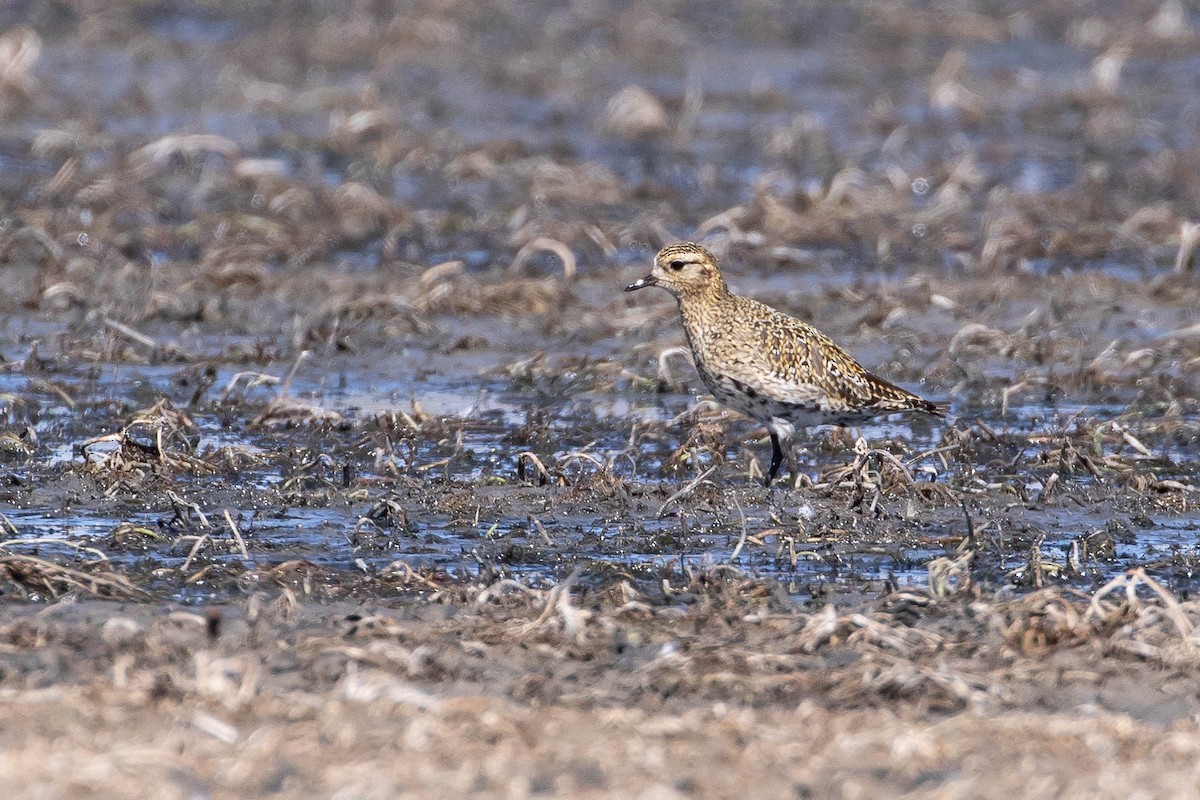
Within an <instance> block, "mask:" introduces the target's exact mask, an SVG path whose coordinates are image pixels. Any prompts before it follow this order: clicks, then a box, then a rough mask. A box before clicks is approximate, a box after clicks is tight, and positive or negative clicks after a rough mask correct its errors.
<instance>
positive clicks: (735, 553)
mask: <svg viewBox="0 0 1200 800" xmlns="http://www.w3.org/2000/svg"><path fill="white" fill-rule="evenodd" d="M733 504H734V506H736V507H737V510H738V515H739V516H740V517H741V518H742V538H740V539H738V543H737V547H735V548H733V552H732V553H730V554H729V561H728V562H727V563H729V564H732V563H733V562H734V561H737V557H738V554H739V553H741V552H742V548H743V547H744V546H745V545H746V535H747V531H746V512H745V511H742V504H741V503H739V502H738V499H737V495H736V494H735V495H734V496H733Z"/></svg>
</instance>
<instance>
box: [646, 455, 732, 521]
mask: <svg viewBox="0 0 1200 800" xmlns="http://www.w3.org/2000/svg"><path fill="white" fill-rule="evenodd" d="M716 471H717V467H716V465H715V464H714V465H713V466H711V467H709V468H708V469H706V470H704V472H702V473H700V474H699V475H698V476H696V477H695V478H694V479H692V481H691V483H689V484H688V485H687V486H684V487H683V488H682V489H680V490H679V491H678V492H676V493H675V494H673V495H671V496H670V497H668V498H667V499H666V501H665V502H664V503H663V504H662V506H660V507H659V509H658V513H657V514H655V515H654V516H655V518H656V519H662V515H663V512H664V511H666V510H667V506H669V505H671V503H674V502H675V501H676V500H681V499H683V498H684V497H687V496H688V495H689V494H691V493H692V492H694V491H695V490H696V487H697V486H699V485H700V484H701V482H702V481H704V479H705V478H707V477H708V476H709V475H712V474H713V473H714V472H716Z"/></svg>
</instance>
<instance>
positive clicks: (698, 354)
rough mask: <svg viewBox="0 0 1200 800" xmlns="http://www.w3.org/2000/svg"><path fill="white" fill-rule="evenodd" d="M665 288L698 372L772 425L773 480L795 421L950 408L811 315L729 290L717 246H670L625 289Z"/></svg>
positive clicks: (844, 421) (834, 421)
mask: <svg viewBox="0 0 1200 800" xmlns="http://www.w3.org/2000/svg"><path fill="white" fill-rule="evenodd" d="M647 286H658V287H660V288H663V289H666V290H667V291H668V292H670V293H671V294H673V295H674V296H675V299H676V300H677V301H678V302H679V313H680V315H681V316H682V317H683V330H684V332H685V333H686V334H687V340H688V344H689V345H690V346H691V349H692V356H693V357H694V359H695V362H696V371H697V372H699V373H700V379H701V380H702V381H704V385H705V386H707V387H708V390H709V391H710V392H712V394H713V397H715V398H716V399H717V401H718V402H720V403H722V404H723V405H726V406H728V407H730V408H732V409H734V410H735V411H739V412H741V413H743V414H745V415H747V416H749V417H753V418H754V419H756V420H758V421H759V422H761V423H763V424H764V425H766V426H767V431H768V432H769V433H770V434H771V447H772V448H773V450H772V453H771V468H770V469H769V470H768V471H767V476H766V480H765V481H764V484H765V485H766V486H770V485H771V481H773V480H774V479H775V475H776V474H777V473H778V472H779V466H780V464H781V463H783V458H784V450H783V447H782V446H781V442H782V443H784V444H786V446H787V448H788V450H787V454H788V463H789V465H790V466H791V467H792V472H793V474H794V473H795V471H796V470H795V465H794V464H793V462H792V458H791V440H792V437H793V436H794V435H795V433H796V429H798V428H807V427H810V426H813V425H853V424H857V423H860V422H865V421H866V420H869V419H871V418H873V417H880V416H886V415H888V414H898V413H903V412H909V411H917V412H923V413H926V414H934V415H936V416H939V417H940V416H945V413H946V411H945V406H944V405H942V404H939V403H932V402H930V401H928V400H925V399H923V398H921V397H918V396H917V395H915V394H913V393H912V392H910V391H907V390H906V389H901V388H900V387H899V386H896V385H894V384H892V383H889V382H888V381H886V380H884V379H883V378H880V377H877V376H875V375H872V374H871V373H870V372H867V370H866V369H864V368H863V367H862V365H861V364H859V363H858V362H857V361H855V360H854V358H853V357H852V356H851V355H850V354H849V353H847V352H846V351H845V350H843V349H842V348H840V347H838V346H837V345H836V344H834V343H833V340H831V339H830V338H829V337H828V336H826V335H825V334H823V333H821V332H820V331H819V330H817V329H816V328H814V327H813V326H812V325H809V324H808V323H807V322H803V321H801V320H798V319H796V318H795V317H789V316H788V315H787V314H783V313H780V312H779V311H776V310H775V309H773V308H771V307H770V306H768V305H765V304H763V303H760V302H758V301H757V300H751V299H750V298H748V297H739V296H738V295H735V294H733V293H731V292H730V291H729V287H728V286H727V285H726V284H725V279H724V278H722V277H721V272H720V270H719V269H718V268H717V261H716V259H715V258H713V256H712V254H711V253H709V252H708V251H707V250H705V249H704V248H703V247H701V246H700V245H698V244H693V243H692V242H683V243H680V244H673V245H669V246H667V247H664V248H663V249H662V250H661V251H659V253H658V255H657V256H655V257H654V269H653V270H652V271H651V272H650V274H649V275H647V276H646V277H644V278H642V279H641V280H639V281H636V282H635V283H631V284H630V285H629V286H626V287H625V291H627V292H632V291H635V290H637V289H644V288H646V287H647Z"/></svg>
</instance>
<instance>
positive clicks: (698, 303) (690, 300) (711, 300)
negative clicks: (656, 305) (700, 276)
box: [675, 280, 734, 337]
mask: <svg viewBox="0 0 1200 800" xmlns="http://www.w3.org/2000/svg"><path fill="white" fill-rule="evenodd" d="M675 299H676V300H677V301H678V302H679V313H680V316H682V317H683V325H684V327H685V328H686V329H687V330H688V334H689V337H691V336H692V334H693V333H694V331H695V330H697V329H703V328H705V327H706V326H708V325H711V324H712V322H713V321H714V317H719V316H720V315H721V314H722V313H723V312H724V310H725V309H726V308H727V307H728V306H729V304H730V303H732V302H733V300H734V297H733V295H732V294H730V292H729V287H728V286H726V285H725V281H723V280H722V281H719V282H717V283H714V284H713V285H711V286H707V287H705V288H703V289H697V290H695V291H692V292H686V293H683V294H680V295H678V296H677V297H676V298H675Z"/></svg>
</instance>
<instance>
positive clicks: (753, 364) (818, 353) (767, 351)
mask: <svg viewBox="0 0 1200 800" xmlns="http://www.w3.org/2000/svg"><path fill="white" fill-rule="evenodd" d="M750 302H754V303H755V306H757V308H754V309H752V313H754V316H758V315H759V314H764V313H765V314H766V316H765V317H764V319H765V320H767V324H764V325H762V326H759V327H757V332H758V337H759V341H758V344H759V345H760V346H759V347H754V348H751V349H750V351H749V352H748V353H747V354H746V355H747V362H748V363H747V364H746V365H745V366H744V369H742V370H739V372H743V373H744V374H745V379H744V380H743V382H744V383H747V384H748V385H750V386H754V387H755V388H756V389H758V390H759V391H763V392H765V393H766V394H768V395H769V396H771V397H773V398H774V399H776V400H777V401H779V402H782V403H795V404H799V405H811V404H812V403H813V402H814V399H815V400H816V401H817V403H818V404H819V405H821V406H824V407H826V408H829V409H830V410H835V411H837V410H874V411H878V412H885V411H887V410H895V411H905V410H909V409H919V410H923V411H930V412H931V413H937V412H936V410H935V409H934V407H933V404H931V403H927V402H926V401H924V400H922V399H921V398H920V397H918V396H917V395H915V394H913V393H912V392H909V391H907V390H905V389H901V388H900V387H899V386H896V385H894V384H892V383H890V382H889V381H886V380H884V379H883V378H880V377H877V376H875V375H872V374H871V373H870V372H868V371H867V370H866V369H864V368H863V366H862V365H861V364H859V363H858V361H856V360H855V359H854V357H853V356H851V355H850V354H849V353H847V352H846V351H845V350H843V349H842V348H841V347H839V346H838V345H837V344H836V343H835V342H834V341H833V340H832V339H830V338H829V337H828V336H826V335H825V334H823V333H821V331H819V330H817V329H816V328H814V327H813V326H811V325H809V324H808V323H806V322H804V321H802V320H799V319H796V318H795V317H790V316H788V315H786V314H783V313H780V312H778V311H775V310H774V309H772V308H770V307H769V306H766V305H763V304H761V303H757V302H755V301H750Z"/></svg>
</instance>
